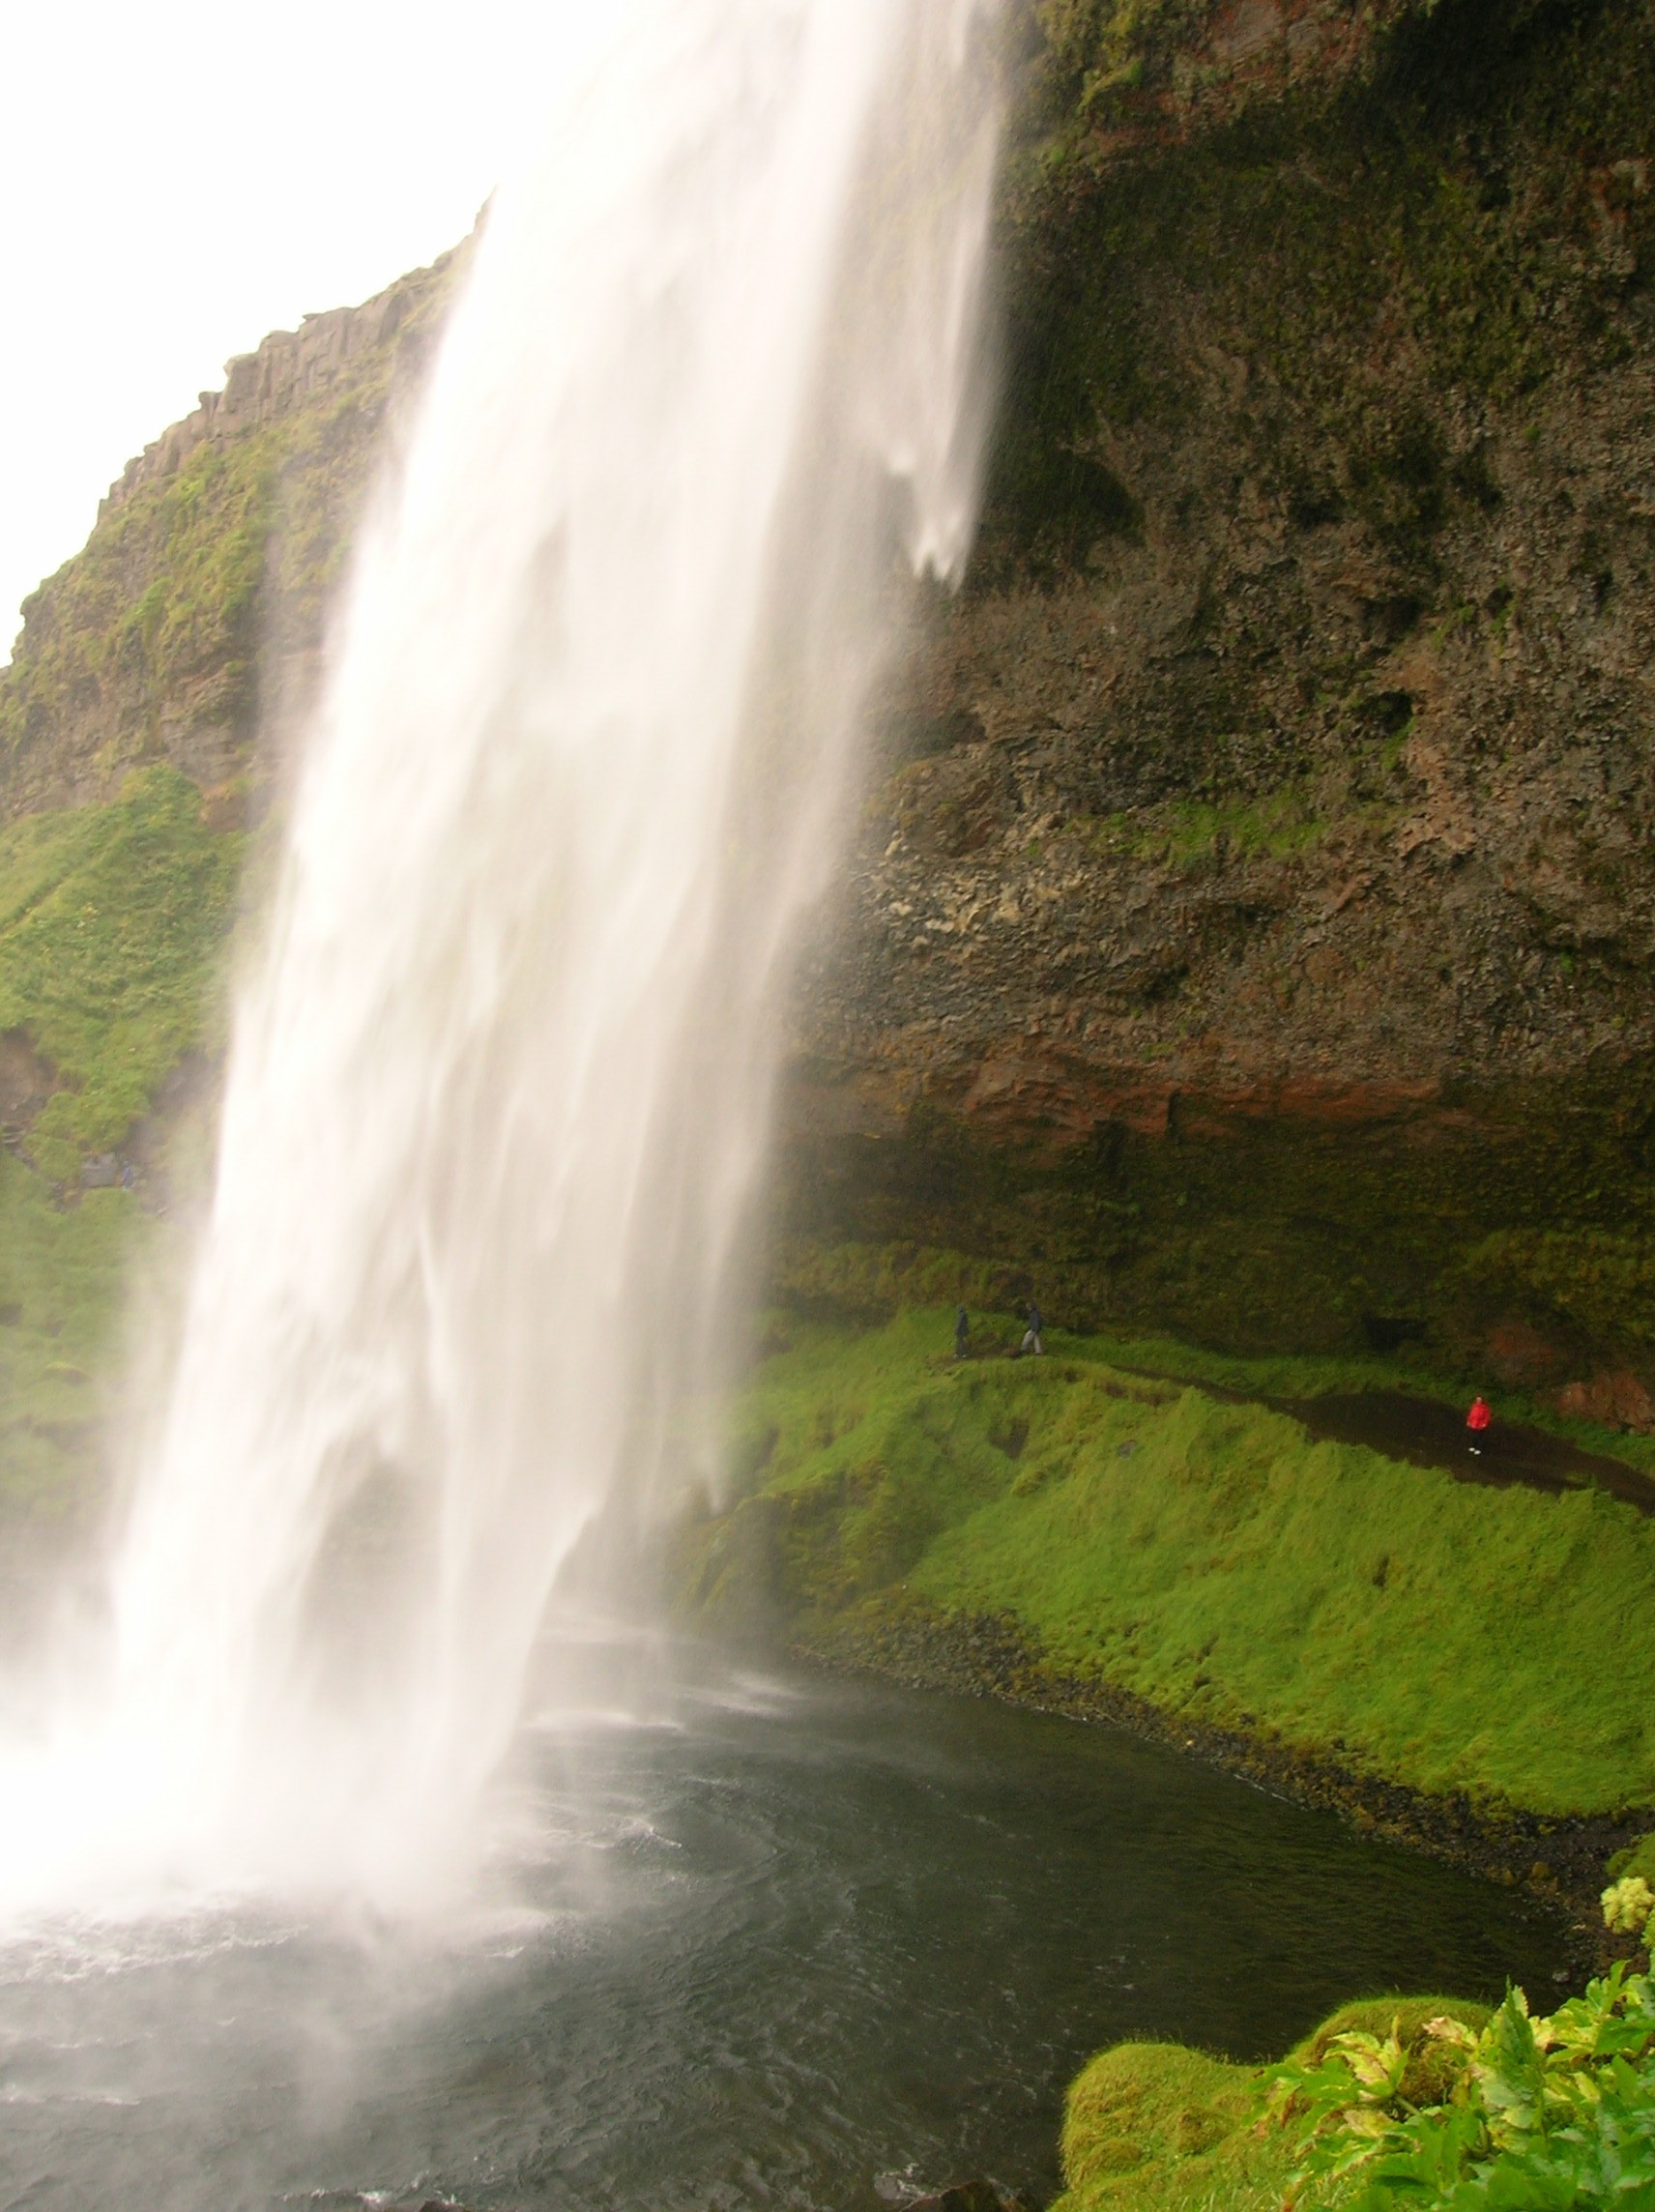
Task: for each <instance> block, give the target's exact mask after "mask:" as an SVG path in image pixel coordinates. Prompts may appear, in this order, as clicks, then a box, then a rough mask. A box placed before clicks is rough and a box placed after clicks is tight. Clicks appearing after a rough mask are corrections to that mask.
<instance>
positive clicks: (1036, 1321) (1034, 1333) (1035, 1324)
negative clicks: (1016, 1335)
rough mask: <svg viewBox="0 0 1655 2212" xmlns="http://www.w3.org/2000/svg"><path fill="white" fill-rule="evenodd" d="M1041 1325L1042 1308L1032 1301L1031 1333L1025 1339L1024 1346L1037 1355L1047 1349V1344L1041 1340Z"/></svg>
mask: <svg viewBox="0 0 1655 2212" xmlns="http://www.w3.org/2000/svg"><path fill="white" fill-rule="evenodd" d="M1041 1326H1042V1324H1041V1320H1040V1308H1039V1307H1038V1306H1037V1305H1035V1304H1033V1303H1032V1301H1031V1304H1030V1307H1029V1333H1028V1335H1027V1336H1026V1337H1025V1338H1024V1339H1023V1347H1022V1348H1023V1350H1024V1351H1025V1352H1032V1353H1034V1354H1035V1356H1036V1357H1038V1356H1039V1354H1040V1353H1042V1352H1044V1351H1045V1349H1046V1348H1045V1346H1044V1345H1043V1344H1042V1343H1041V1342H1040V1329H1041Z"/></svg>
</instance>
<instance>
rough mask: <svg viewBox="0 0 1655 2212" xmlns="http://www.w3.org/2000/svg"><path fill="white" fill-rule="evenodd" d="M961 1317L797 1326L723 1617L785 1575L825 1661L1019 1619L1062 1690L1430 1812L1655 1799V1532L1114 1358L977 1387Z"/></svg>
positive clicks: (1030, 1366) (716, 1543)
mask: <svg viewBox="0 0 1655 2212" xmlns="http://www.w3.org/2000/svg"><path fill="white" fill-rule="evenodd" d="M951 1318H952V1317H951V1315H949V1314H946V1313H921V1314H912V1313H911V1314H905V1315H903V1316H901V1317H899V1318H898V1319H897V1320H896V1321H894V1322H892V1323H890V1324H888V1325H886V1327H883V1328H879V1329H874V1330H871V1331H868V1332H867V1333H864V1334H862V1335H859V1336H858V1335H855V1334H852V1333H851V1332H849V1331H847V1330H845V1329H843V1328H839V1329H835V1328H832V1327H829V1326H826V1325H807V1324H778V1326H779V1328H780V1330H781V1332H782V1334H783V1335H785V1336H787V1337H788V1338H790V1340H791V1341H790V1343H789V1347H788V1349H786V1350H778V1351H776V1352H774V1353H772V1356H770V1357H769V1359H767V1360H766V1361H765V1362H764V1363H763V1364H762V1365H761V1366H760V1367H759V1368H758V1369H757V1370H756V1372H755V1373H754V1375H753V1376H752V1378H751V1379H750V1381H749V1383H748V1384H747V1386H746V1388H745V1390H744V1392H743V1394H742V1397H741V1399H740V1406H739V1408H738V1416H737V1438H738V1442H737V1452H736V1459H737V1464H738V1468H739V1469H741V1468H744V1469H745V1470H748V1471H747V1475H746V1480H745V1483H744V1485H743V1487H745V1488H747V1489H750V1490H757V1491H760V1492H762V1494H763V1498H764V1499H765V1501H766V1502H764V1503H763V1504H762V1505H758V1504H755V1505H754V1506H752V1507H749V1508H747V1509H745V1514H746V1520H747V1523H748V1524H749V1525H751V1524H752V1522H753V1517H754V1515H755V1514H756V1515H758V1516H759V1517H760V1518H761V1519H762V1520H763V1521H764V1523H765V1526H766V1528H767V1530H768V1534H767V1536H766V1540H765V1543H764V1545H763V1546H762V1547H760V1548H759V1549H758V1550H757V1551H755V1549H754V1548H753V1546H751V1545H750V1544H745V1543H744V1542H742V1541H738V1540H737V1536H736V1530H737V1526H738V1524H740V1523H741V1522H742V1520H743V1514H742V1513H741V1512H738V1513H737V1514H735V1515H734V1516H733V1517H729V1518H727V1519H726V1520H725V1521H724V1522H723V1523H714V1524H712V1525H711V1527H710V1528H708V1529H706V1530H704V1531H703V1534H702V1537H701V1539H700V1543H699V1553H700V1559H699V1583H698V1592H699V1599H700V1602H701V1603H702V1605H703V1606H704V1607H705V1608H706V1609H707V1611H708V1612H709V1614H710V1615H711V1616H713V1617H716V1616H717V1615H719V1614H720V1612H724V1613H726V1614H727V1615H734V1614H735V1613H737V1612H738V1611H739V1610H740V1588H739V1585H740V1581H741V1580H742V1578H743V1577H750V1576H751V1575H752V1574H753V1573H754V1572H755V1562H756V1561H760V1560H762V1563H763V1571H764V1572H765V1573H767V1574H768V1575H769V1577H770V1578H771V1580H772V1582H773V1584H774V1586H775V1591H776V1596H777V1598H778V1600H779V1602H780V1603H781V1605H782V1606H783V1607H784V1608H785V1609H786V1610H787V1611H789V1612H790V1613H792V1614H793V1615H794V1616H795V1617H796V1619H797V1621H798V1625H799V1628H800V1632H801V1633H802V1634H803V1635H804V1636H805V1637H806V1638H815V1639H819V1640H821V1641H823V1642H830V1641H831V1640H832V1639H833V1638H834V1637H835V1636H836V1635H839V1634H841V1633H846V1632H850V1631H854V1630H855V1629H857V1628H858V1627H861V1626H868V1625H872V1624H874V1623H875V1622H877V1620H878V1619H879V1618H880V1617H882V1616H886V1615H890V1614H892V1613H894V1612H900V1610H901V1609H902V1608H903V1607H905V1606H912V1605H914V1604H915V1603H919V1604H922V1605H924V1606H927V1607H929V1608H932V1609H935V1610H937V1611H939V1612H942V1613H944V1614H951V1613H963V1614H981V1613H1005V1612H1009V1613H1011V1614H1013V1615H1016V1617H1017V1619H1018V1620H1019V1621H1020V1622H1021V1623H1022V1624H1023V1626H1024V1627H1025V1628H1026V1629H1027V1630H1028V1631H1031V1633H1032V1635H1033V1636H1034V1637H1035V1638H1036V1639H1037V1640H1038V1642H1039V1644H1041V1646H1042V1647H1043V1650H1044V1653H1045V1655H1046V1658H1047V1659H1048V1661H1049V1662H1050V1663H1051V1664H1052V1665H1053V1666H1055V1667H1056V1668H1057V1669H1059V1670H1060V1671H1062V1672H1066V1673H1072V1674H1077V1675H1081V1676H1089V1677H1093V1678H1099V1679H1103V1680H1107V1681H1108V1682H1110V1683H1111V1684H1114V1685H1117V1686H1118V1687H1120V1688H1123V1689H1126V1690H1128V1691H1131V1692H1134V1693H1136V1694H1137V1695H1138V1696H1141V1697H1143V1698H1146V1699H1147V1700H1149V1701H1150V1702H1152V1703H1154V1704H1156V1705H1158V1706H1160V1707H1162V1708H1164V1709H1167V1710H1170V1711H1173V1712H1176V1713H1184V1714H1188V1715H1189V1716H1190V1717H1191V1718H1192V1719H1199V1720H1200V1721H1202V1722H1205V1723H1207V1724H1211V1725H1218V1726H1235V1727H1240V1728H1245V1729H1247V1730H1249V1731H1250V1732H1256V1733H1262V1734H1264V1735H1268V1736H1274V1737H1278V1738H1280V1739H1282V1740H1284V1741H1286V1742H1288V1743H1291V1744H1292V1745H1294V1746H1296V1747H1298V1748H1300V1749H1303V1750H1307V1751H1317V1752H1327V1753H1332V1754H1334V1755H1336V1756H1337V1757H1339V1758H1340V1759H1342V1760H1343V1761H1346V1762H1347V1763H1350V1764H1353V1765H1356V1766H1359V1767H1363V1768H1366V1769H1370V1770H1373V1771H1376V1772H1381V1773H1383V1774H1385V1775H1388V1776H1391V1777H1394V1778H1395V1779H1398V1780H1400V1781H1402V1782H1405V1783H1408V1784H1410V1785H1412V1786H1414V1787H1416V1788H1419V1789H1423V1790H1451V1789H1464V1790H1469V1791H1471V1792H1473V1793H1475V1794H1479V1795H1487V1796H1489V1797H1490V1798H1491V1799H1493V1800H1495V1801H1497V1800H1500V1799H1505V1800H1508V1801H1510V1802H1512V1803H1514V1804H1516V1805H1519V1806H1522V1807H1524V1808H1526V1809H1529V1810H1533V1811H1537V1812H1542V1813H1551V1814H1564V1813H1586V1812H1598V1811H1606V1810H1609V1809H1611V1808H1619V1807H1623V1806H1627V1805H1639V1804H1648V1803H1651V1802H1655V1645H1652V1644H1651V1643H1650V1640H1649V1639H1648V1638H1646V1637H1644V1636H1642V1635H1641V1634H1640V1633H1638V1632H1637V1624H1639V1623H1640V1622H1643V1621H1646V1620H1648V1619H1649V1618H1651V1617H1655V1521H1651V1520H1649V1519H1647V1518H1645V1517H1644V1516H1642V1515H1640V1513H1638V1512H1637V1511H1635V1510H1634V1509H1633V1508H1632V1507H1630V1506H1626V1505H1622V1504H1620V1503H1618V1502H1616V1501H1615V1500H1613V1499H1610V1498H1608V1497H1607V1496H1605V1495H1604V1494H1602V1493H1599V1492H1595V1491H1580V1492H1574V1493H1570V1494H1569V1495H1567V1496H1565V1497H1562V1498H1548V1497H1544V1496H1541V1495H1539V1494H1537V1493H1535V1492H1531V1491H1526V1490H1520V1489H1512V1490H1504V1491H1495V1490H1485V1489H1478V1488H1474V1487H1471V1486H1468V1485H1463V1484H1459V1483H1456V1482H1455V1481H1453V1480H1452V1479H1451V1478H1450V1477H1449V1476H1448V1475H1446V1474H1444V1473H1439V1472H1436V1471H1434V1470H1423V1469H1418V1468H1412V1467H1407V1466H1403V1465H1400V1464H1398V1463H1396V1462H1394V1461H1390V1460H1386V1459H1384V1458H1381V1457H1380V1456H1379V1454H1377V1453H1375V1452H1372V1451H1369V1450H1366V1449H1363V1448H1361V1447H1359V1446H1356V1445H1350V1444H1340V1443H1314V1442H1312V1441H1310V1440H1309V1439H1308V1438H1307V1437H1306V1435H1305V1433H1304V1431H1303V1430H1302V1429H1301V1428H1300V1427H1299V1426H1298V1424H1297V1423H1296V1422H1294V1421H1292V1419H1291V1418H1289V1417H1288V1416H1286V1415H1284V1414H1281V1413H1276V1412H1270V1411H1269V1410H1268V1409H1267V1408H1264V1407H1261V1406H1256V1405H1230V1404H1223V1403H1219V1402H1216V1401H1215V1400H1213V1399H1212V1398H1210V1397H1208V1396H1206V1395H1205V1394H1203V1393H1202V1392H1201V1391H1199V1390H1196V1389H1191V1388H1183V1387H1178V1386H1177V1385H1176V1384H1173V1383H1155V1382H1151V1381H1146V1380H1144V1379H1142V1378H1136V1377H1132V1376H1129V1375H1125V1374H1121V1373H1119V1372H1118V1371H1116V1370H1114V1369H1112V1368H1111V1367H1109V1366H1108V1365H1106V1364H1105V1363H1103V1362H1102V1361H1101V1360H1099V1359H1097V1358H1095V1357H1092V1358H1080V1357H1071V1356H1067V1355H1065V1354H1061V1353H1060V1354H1058V1355H1054V1356H1049V1357H1048V1358H1046V1359H1045V1360H1043V1361H1036V1360H1022V1361H1015V1362H1013V1361H1010V1360H1001V1359H993V1360H981V1361H970V1362H967V1363H965V1364H963V1365H957V1364H956V1363H955V1362H954V1361H953V1360H952V1359H951V1357H949V1356H948V1353H947V1347H948V1345H949V1343H950V1340H951ZM772 1341H773V1340H772ZM1126 1444H1131V1445H1132V1446H1133V1449H1132V1450H1131V1451H1130V1452H1129V1453H1126V1454H1125V1455H1123V1454H1122V1449H1121V1447H1122V1446H1123V1445H1126Z"/></svg>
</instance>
